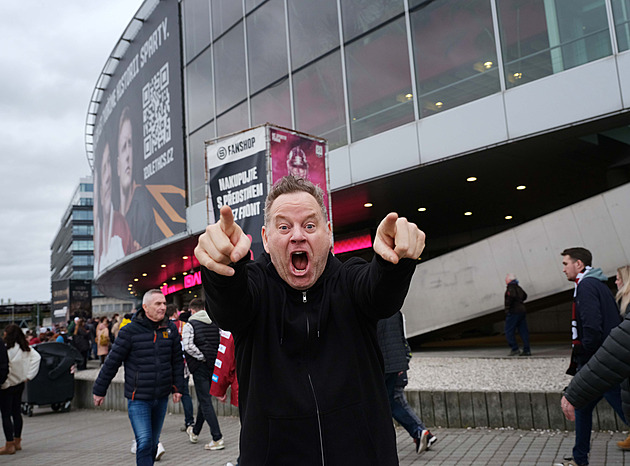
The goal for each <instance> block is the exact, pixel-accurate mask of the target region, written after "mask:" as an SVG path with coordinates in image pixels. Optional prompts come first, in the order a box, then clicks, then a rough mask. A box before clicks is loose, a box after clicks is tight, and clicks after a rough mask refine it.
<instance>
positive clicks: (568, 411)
mask: <svg viewBox="0 0 630 466" xmlns="http://www.w3.org/2000/svg"><path fill="white" fill-rule="evenodd" d="M560 406H562V412H563V413H564V417H566V418H567V420H568V421H575V407H574V406H573V405H572V404H571V402H570V401H569V400H567V398H566V397H565V396H563V397H562V400H560Z"/></svg>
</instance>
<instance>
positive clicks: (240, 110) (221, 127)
mask: <svg viewBox="0 0 630 466" xmlns="http://www.w3.org/2000/svg"><path fill="white" fill-rule="evenodd" d="M247 128H249V117H248V114H247V102H243V103H242V104H240V105H238V106H236V107H234V108H233V109H232V110H230V111H229V112H227V113H226V114H225V115H221V116H220V117H219V118H217V132H218V133H219V136H225V135H226V134H230V133H235V132H237V131H243V130H244V129H247Z"/></svg>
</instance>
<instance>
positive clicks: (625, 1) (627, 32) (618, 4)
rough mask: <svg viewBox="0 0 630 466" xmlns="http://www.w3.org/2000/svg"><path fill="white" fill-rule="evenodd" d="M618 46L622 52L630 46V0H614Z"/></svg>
mask: <svg viewBox="0 0 630 466" xmlns="http://www.w3.org/2000/svg"><path fill="white" fill-rule="evenodd" d="M612 8H613V16H614V18H615V32H616V34H617V47H618V48H619V51H620V52H623V51H625V50H628V49H629V48H630V0H612Z"/></svg>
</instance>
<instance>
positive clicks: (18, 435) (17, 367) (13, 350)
mask: <svg viewBox="0 0 630 466" xmlns="http://www.w3.org/2000/svg"><path fill="white" fill-rule="evenodd" d="M4 342H5V344H6V349H7V356H8V360H9V373H8V375H7V378H6V380H5V381H4V382H3V383H2V385H0V411H1V412H2V430H3V431H4V437H5V439H6V444H5V445H4V447H2V448H0V455H13V454H14V453H15V452H16V451H19V450H21V449H22V412H21V402H22V392H23V391H24V384H25V382H26V381H27V380H33V379H34V378H35V376H36V375H37V373H38V372H39V363H40V361H41V359H42V358H41V356H40V355H39V353H38V352H37V351H36V350H34V349H33V348H31V347H30V346H29V344H28V342H27V341H26V338H25V337H24V333H23V332H22V329H20V327H18V326H17V325H15V324H9V325H7V328H6V329H5V330H4Z"/></svg>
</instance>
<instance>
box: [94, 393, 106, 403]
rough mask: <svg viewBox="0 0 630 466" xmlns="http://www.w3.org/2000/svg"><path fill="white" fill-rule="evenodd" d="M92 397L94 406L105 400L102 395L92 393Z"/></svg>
mask: <svg viewBox="0 0 630 466" xmlns="http://www.w3.org/2000/svg"><path fill="white" fill-rule="evenodd" d="M92 398H93V399H94V406H100V405H102V404H103V401H105V397H104V396H98V395H92Z"/></svg>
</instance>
